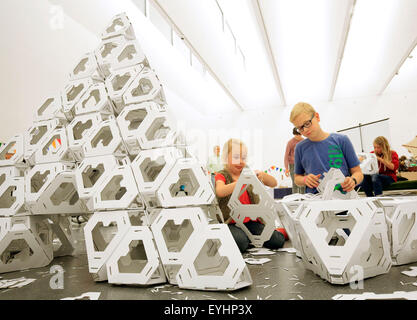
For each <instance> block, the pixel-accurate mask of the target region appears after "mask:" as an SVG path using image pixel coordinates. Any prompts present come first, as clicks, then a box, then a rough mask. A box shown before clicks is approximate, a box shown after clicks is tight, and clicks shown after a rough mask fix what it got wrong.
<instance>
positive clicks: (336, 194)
mask: <svg viewBox="0 0 417 320" xmlns="http://www.w3.org/2000/svg"><path fill="white" fill-rule="evenodd" d="M323 175H324V177H323V179H321V181H320V184H319V185H318V187H317V190H318V191H319V193H320V196H321V199H323V200H332V199H346V200H348V199H357V198H359V196H358V194H357V192H356V191H355V190H352V191H349V192H344V191H343V190H342V188H341V186H340V184H341V183H343V181H345V176H344V175H343V173H342V171H341V170H340V169H336V168H330V170H329V171H328V172H325V173H324V174H323ZM338 185H339V189H338V190H337V189H336V188H337V186H338Z"/></svg>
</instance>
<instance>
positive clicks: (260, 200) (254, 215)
mask: <svg viewBox="0 0 417 320" xmlns="http://www.w3.org/2000/svg"><path fill="white" fill-rule="evenodd" d="M249 186H252V188H253V193H254V194H255V195H256V199H255V201H256V203H253V204H242V203H241V202H240V200H239V199H240V196H241V195H242V194H243V193H244V192H245V191H246V189H247V188H248V187H249ZM227 205H228V207H229V208H230V216H231V217H232V218H233V220H235V222H236V224H237V225H238V226H239V228H241V229H242V230H243V231H244V232H245V233H246V235H247V236H248V238H249V240H250V241H251V243H252V244H253V245H254V246H255V247H262V246H263V244H264V242H266V241H268V240H269V239H270V238H271V236H272V233H273V232H274V230H275V229H276V228H277V227H278V226H280V225H282V224H281V222H280V221H279V217H278V214H277V211H276V206H275V202H274V200H273V198H272V197H271V195H270V194H268V192H267V191H266V190H265V187H264V186H263V184H262V183H261V182H260V181H259V179H258V178H257V177H256V174H255V173H254V172H253V171H252V170H251V169H249V168H243V170H242V172H241V174H240V177H239V179H238V181H237V183H236V186H235V188H234V190H233V193H232V196H231V197H230V200H229V203H228V204H227ZM246 217H248V218H250V219H251V220H257V219H259V220H260V221H262V223H263V224H264V226H265V227H264V229H263V231H262V233H261V234H259V235H255V234H252V233H251V232H250V231H249V229H248V228H247V227H246V226H245V224H244V223H243V222H244V220H245V218H246Z"/></svg>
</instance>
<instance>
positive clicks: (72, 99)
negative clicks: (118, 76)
mask: <svg viewBox="0 0 417 320" xmlns="http://www.w3.org/2000/svg"><path fill="white" fill-rule="evenodd" d="M94 83H96V81H95V80H93V79H91V78H84V79H79V80H74V81H70V82H69V83H68V84H67V85H66V86H65V88H64V91H63V93H62V105H63V110H64V114H65V116H66V117H67V119H68V120H69V121H71V120H72V119H73V118H74V116H75V105H76V104H77V102H78V101H80V99H81V97H82V96H84V94H85V93H86V92H87V91H88V88H90V87H91V86H92V85H93V84H94Z"/></svg>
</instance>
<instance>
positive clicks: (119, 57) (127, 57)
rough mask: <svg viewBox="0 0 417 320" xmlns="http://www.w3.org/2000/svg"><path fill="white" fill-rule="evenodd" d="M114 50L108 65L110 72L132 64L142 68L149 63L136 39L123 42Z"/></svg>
mask: <svg viewBox="0 0 417 320" xmlns="http://www.w3.org/2000/svg"><path fill="white" fill-rule="evenodd" d="M116 50H117V51H116V52H115V55H114V61H113V63H111V67H110V69H111V72H114V71H115V70H118V69H123V68H128V67H133V66H135V67H138V68H139V69H142V68H143V67H145V66H148V65H149V64H148V61H147V59H146V57H145V55H144V53H143V51H142V48H141V46H140V45H139V42H138V41H137V40H129V41H126V42H123V43H122V44H121V45H120V46H119V47H118V48H117V49H116Z"/></svg>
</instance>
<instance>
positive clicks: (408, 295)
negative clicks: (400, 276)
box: [332, 291, 417, 300]
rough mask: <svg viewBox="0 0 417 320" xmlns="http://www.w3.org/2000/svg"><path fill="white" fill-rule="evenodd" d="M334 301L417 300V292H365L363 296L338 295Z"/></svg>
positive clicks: (334, 297)
mask: <svg viewBox="0 0 417 320" xmlns="http://www.w3.org/2000/svg"><path fill="white" fill-rule="evenodd" d="M332 299H333V300H417V291H409V292H405V291H394V292H393V293H383V294H376V293H374V292H364V293H362V294H337V295H335V296H333V297H332Z"/></svg>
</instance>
